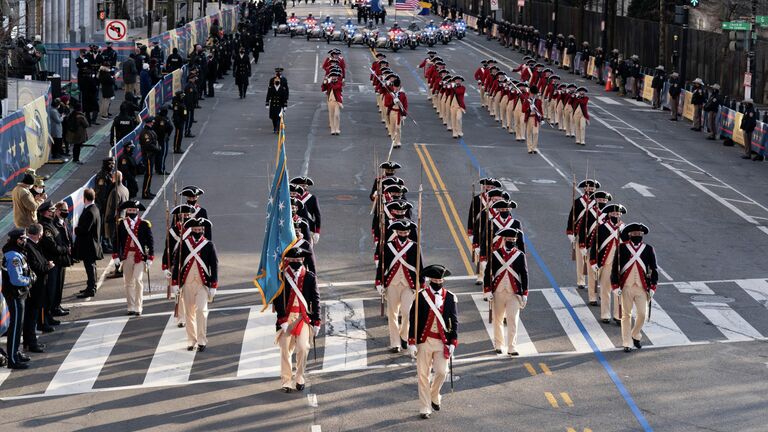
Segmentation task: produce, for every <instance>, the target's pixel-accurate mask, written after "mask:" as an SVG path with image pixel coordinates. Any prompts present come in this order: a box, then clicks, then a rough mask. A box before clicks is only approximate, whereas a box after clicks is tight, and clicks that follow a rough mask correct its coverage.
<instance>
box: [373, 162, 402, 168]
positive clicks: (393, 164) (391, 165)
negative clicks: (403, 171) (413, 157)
mask: <svg viewBox="0 0 768 432" xmlns="http://www.w3.org/2000/svg"><path fill="white" fill-rule="evenodd" d="M379 168H381V169H389V170H397V169H400V168H402V165H400V164H399V163H397V162H395V161H386V162H382V163H381V164H379Z"/></svg>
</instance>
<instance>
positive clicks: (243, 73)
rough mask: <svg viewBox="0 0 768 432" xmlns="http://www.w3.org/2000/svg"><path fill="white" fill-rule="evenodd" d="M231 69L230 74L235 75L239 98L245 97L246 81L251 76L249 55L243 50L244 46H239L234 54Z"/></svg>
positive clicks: (246, 90)
mask: <svg viewBox="0 0 768 432" xmlns="http://www.w3.org/2000/svg"><path fill="white" fill-rule="evenodd" d="M232 71H233V72H232V75H234V76H235V84H237V88H238V90H239V92H240V99H245V95H246V93H247V92H248V81H249V78H250V77H251V57H250V56H249V55H248V53H246V52H245V47H240V50H239V51H238V53H237V54H236V55H235V61H234V63H233V66H232Z"/></svg>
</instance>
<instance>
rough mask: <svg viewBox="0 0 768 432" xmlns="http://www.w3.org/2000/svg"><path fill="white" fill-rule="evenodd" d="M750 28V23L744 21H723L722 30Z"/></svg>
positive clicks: (746, 29) (745, 29)
mask: <svg viewBox="0 0 768 432" xmlns="http://www.w3.org/2000/svg"><path fill="white" fill-rule="evenodd" d="M751 28H752V24H750V23H748V22H744V21H725V22H723V30H737V31H749V30H750V29H751Z"/></svg>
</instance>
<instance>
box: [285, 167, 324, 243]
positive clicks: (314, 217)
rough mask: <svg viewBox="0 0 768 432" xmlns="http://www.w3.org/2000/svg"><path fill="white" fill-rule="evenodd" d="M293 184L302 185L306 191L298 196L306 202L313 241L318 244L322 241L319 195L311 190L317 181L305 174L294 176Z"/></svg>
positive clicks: (305, 206) (303, 202)
mask: <svg viewBox="0 0 768 432" xmlns="http://www.w3.org/2000/svg"><path fill="white" fill-rule="evenodd" d="M291 184H294V185H298V186H301V187H302V188H303V189H304V192H303V193H301V194H299V195H298V196H297V197H296V198H297V199H298V200H299V201H301V203H302V204H304V210H305V213H306V215H307V222H308V223H309V227H310V231H311V232H312V243H313V244H317V242H319V241H320V226H321V218H320V205H319V204H318V203H317V197H316V196H315V195H313V194H312V193H310V192H309V188H310V187H312V186H314V185H315V182H314V181H312V179H311V178H309V177H306V176H303V177H294V178H292V179H291Z"/></svg>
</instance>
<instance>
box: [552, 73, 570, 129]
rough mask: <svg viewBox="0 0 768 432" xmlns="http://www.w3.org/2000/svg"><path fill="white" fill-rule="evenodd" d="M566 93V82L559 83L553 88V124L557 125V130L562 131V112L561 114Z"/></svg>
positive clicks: (563, 127) (563, 125)
mask: <svg viewBox="0 0 768 432" xmlns="http://www.w3.org/2000/svg"><path fill="white" fill-rule="evenodd" d="M567 95H568V92H567V90H566V84H565V83H560V84H558V85H557V90H555V94H554V111H553V113H554V115H555V120H554V122H553V123H554V124H555V125H557V126H558V128H557V130H559V131H564V130H565V124H564V123H565V122H564V120H563V119H564V114H563V108H564V107H565V99H566V97H567Z"/></svg>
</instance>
